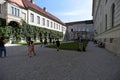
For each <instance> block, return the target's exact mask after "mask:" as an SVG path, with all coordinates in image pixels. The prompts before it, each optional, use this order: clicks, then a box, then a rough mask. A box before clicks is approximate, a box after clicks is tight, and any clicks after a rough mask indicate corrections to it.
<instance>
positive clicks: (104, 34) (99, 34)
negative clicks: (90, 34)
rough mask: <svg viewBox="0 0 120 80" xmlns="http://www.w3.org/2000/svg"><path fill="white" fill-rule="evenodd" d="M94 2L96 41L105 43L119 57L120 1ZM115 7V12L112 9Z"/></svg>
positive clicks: (101, 0)
mask: <svg viewBox="0 0 120 80" xmlns="http://www.w3.org/2000/svg"><path fill="white" fill-rule="evenodd" d="M93 1H94V4H93V5H94V8H93V9H94V10H93V20H94V26H95V31H96V34H95V39H97V40H98V41H101V42H103V43H105V45H106V46H105V47H106V49H108V50H110V51H112V52H114V53H116V54H118V55H119V54H120V49H119V48H120V45H119V44H120V0H93ZM113 5H114V11H113V9H112V6H113ZM112 11H113V13H112ZM112 23H113V24H112Z"/></svg>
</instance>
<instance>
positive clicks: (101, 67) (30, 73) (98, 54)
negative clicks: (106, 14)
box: [0, 42, 120, 80]
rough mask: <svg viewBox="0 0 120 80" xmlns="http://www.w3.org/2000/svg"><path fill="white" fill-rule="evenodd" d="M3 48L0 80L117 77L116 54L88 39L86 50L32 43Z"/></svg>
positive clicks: (119, 73)
mask: <svg viewBox="0 0 120 80" xmlns="http://www.w3.org/2000/svg"><path fill="white" fill-rule="evenodd" d="M35 50H36V54H37V55H36V56H33V57H31V58H30V57H29V56H28V51H27V46H9V47H7V57H6V58H0V80H120V57H118V56H115V55H114V53H111V52H109V51H107V50H105V49H103V48H98V47H96V46H95V45H94V44H93V43H92V42H89V44H88V47H87V51H86V52H78V51H68V50H60V51H57V50H56V49H50V48H45V47H40V45H36V46H35Z"/></svg>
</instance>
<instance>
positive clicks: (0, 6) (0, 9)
mask: <svg viewBox="0 0 120 80" xmlns="http://www.w3.org/2000/svg"><path fill="white" fill-rule="evenodd" d="M1 12H2V5H1V4H0V13H1Z"/></svg>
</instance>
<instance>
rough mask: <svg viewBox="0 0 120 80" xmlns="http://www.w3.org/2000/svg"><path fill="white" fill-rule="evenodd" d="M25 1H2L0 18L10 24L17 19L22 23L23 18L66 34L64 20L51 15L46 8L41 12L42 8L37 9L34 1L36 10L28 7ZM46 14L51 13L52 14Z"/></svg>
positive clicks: (33, 23) (32, 23) (30, 22)
mask: <svg viewBox="0 0 120 80" xmlns="http://www.w3.org/2000/svg"><path fill="white" fill-rule="evenodd" d="M28 1H29V0H28ZM30 1H31V0H30ZM20 2H21V3H20ZM23 2H24V0H18V2H17V0H16V1H15V0H8V1H5V0H3V2H2V3H0V18H3V19H6V24H8V23H9V22H10V21H15V22H18V23H20V24H21V19H23V20H25V21H26V22H27V23H28V24H30V25H35V26H38V27H42V28H46V29H50V30H55V31H59V32H62V33H63V35H65V32H66V26H65V25H64V23H63V22H62V21H60V20H59V19H58V18H56V17H55V16H53V15H51V14H50V13H49V12H47V11H46V10H41V11H43V12H39V9H41V8H39V9H38V8H37V9H38V11H37V9H36V5H35V4H34V3H32V5H33V7H34V5H35V9H36V10H35V9H34V8H32V9H31V8H26V7H25V5H24V3H23ZM29 4H31V3H29ZM43 13H45V14H43ZM46 14H50V16H48V15H46ZM31 15H32V16H31ZM51 16H52V17H51ZM43 19H44V21H43ZM43 23H44V24H43Z"/></svg>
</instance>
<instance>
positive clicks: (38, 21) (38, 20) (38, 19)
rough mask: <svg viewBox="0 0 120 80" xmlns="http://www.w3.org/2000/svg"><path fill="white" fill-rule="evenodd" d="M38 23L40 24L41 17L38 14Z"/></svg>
mask: <svg viewBox="0 0 120 80" xmlns="http://www.w3.org/2000/svg"><path fill="white" fill-rule="evenodd" d="M37 23H38V24H40V17H39V16H37Z"/></svg>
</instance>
